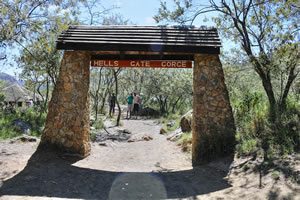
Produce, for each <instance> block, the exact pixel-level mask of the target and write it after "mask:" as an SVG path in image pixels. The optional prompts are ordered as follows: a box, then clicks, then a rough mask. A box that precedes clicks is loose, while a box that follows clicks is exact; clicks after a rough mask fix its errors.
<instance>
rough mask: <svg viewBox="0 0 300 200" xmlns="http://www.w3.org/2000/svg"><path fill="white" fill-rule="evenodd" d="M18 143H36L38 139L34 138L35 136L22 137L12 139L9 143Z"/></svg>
mask: <svg viewBox="0 0 300 200" xmlns="http://www.w3.org/2000/svg"><path fill="white" fill-rule="evenodd" d="M18 141H20V142H36V141H37V138H36V137H33V136H28V135H23V136H21V137H17V138H14V139H12V140H11V141H10V142H9V143H11V144H13V143H15V142H18Z"/></svg>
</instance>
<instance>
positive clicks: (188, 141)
mask: <svg viewBox="0 0 300 200" xmlns="http://www.w3.org/2000/svg"><path fill="white" fill-rule="evenodd" d="M178 145H179V146H180V147H181V150H182V151H183V152H191V151H192V132H189V133H184V134H182V135H181V136H180V137H179V138H178Z"/></svg>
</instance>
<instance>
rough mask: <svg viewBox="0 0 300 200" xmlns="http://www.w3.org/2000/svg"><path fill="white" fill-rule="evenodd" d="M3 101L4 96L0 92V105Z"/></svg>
mask: <svg viewBox="0 0 300 200" xmlns="http://www.w3.org/2000/svg"><path fill="white" fill-rule="evenodd" d="M4 99H5V95H4V94H3V93H1V92H0V103H1V102H3V101H4Z"/></svg>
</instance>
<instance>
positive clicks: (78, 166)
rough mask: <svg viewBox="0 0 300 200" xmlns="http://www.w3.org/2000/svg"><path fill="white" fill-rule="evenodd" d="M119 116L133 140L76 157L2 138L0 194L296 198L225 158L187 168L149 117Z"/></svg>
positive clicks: (187, 159)
mask: <svg viewBox="0 0 300 200" xmlns="http://www.w3.org/2000/svg"><path fill="white" fill-rule="evenodd" d="M123 122H124V126H123V127H122V129H128V130H129V131H130V132H131V134H130V135H131V139H132V140H133V141H134V142H127V141H126V142H118V141H106V146H102V145H99V143H93V144H92V152H91V155H90V156H89V157H87V158H85V159H81V160H77V159H75V158H70V157H66V156H57V155H56V154H53V153H49V152H44V151H37V152H35V150H36V148H37V146H38V142H26V143H23V142H14V143H12V144H11V143H9V142H8V141H6V142H1V143H0V199H64V198H67V199H118V200H119V199H266V198H269V199H272V198H273V199H277V197H287V199H297V198H298V196H297V192H295V190H294V189H293V188H289V187H288V186H281V185H280V186H279V187H276V184H274V181H272V179H271V180H270V179H265V180H264V182H263V184H264V188H263V189H260V188H258V176H256V175H253V174H251V173H249V174H248V175H247V174H246V173H242V172H239V171H238V170H236V174H235V173H233V172H234V171H229V168H230V167H232V166H234V165H235V164H234V162H232V160H231V159H230V158H226V159H224V160H221V161H216V162H213V163H210V164H209V165H205V166H201V167H197V168H192V166H191V160H190V157H189V155H188V154H186V153H183V152H181V150H180V149H179V147H178V146H176V143H173V142H170V141H168V140H166V136H164V135H160V134H159V129H160V127H159V126H158V125H155V124H154V123H153V121H151V120H124V121H123ZM111 130H112V129H108V131H111ZM145 137H147V138H148V139H149V138H152V140H149V141H146V140H144V139H143V138H145ZM238 172H239V173H238ZM228 174H230V176H227V175H228ZM274 185H275V186H274ZM278 188H279V191H278ZM272 195H273V196H272Z"/></svg>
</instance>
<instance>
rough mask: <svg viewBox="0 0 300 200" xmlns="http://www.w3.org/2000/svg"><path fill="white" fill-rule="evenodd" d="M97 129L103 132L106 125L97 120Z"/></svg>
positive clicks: (95, 125) (95, 124)
mask: <svg viewBox="0 0 300 200" xmlns="http://www.w3.org/2000/svg"><path fill="white" fill-rule="evenodd" d="M93 126H94V127H95V129H98V130H103V129H104V128H105V125H104V122H103V120H101V119H99V120H96V121H95V122H94V125H93Z"/></svg>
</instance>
